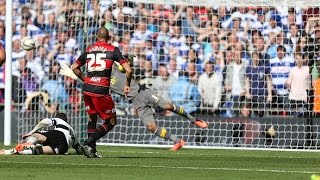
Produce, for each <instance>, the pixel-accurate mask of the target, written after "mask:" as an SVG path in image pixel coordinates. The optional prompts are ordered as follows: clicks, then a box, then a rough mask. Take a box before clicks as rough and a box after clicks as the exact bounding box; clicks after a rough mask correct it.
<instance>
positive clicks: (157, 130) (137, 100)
mask: <svg viewBox="0 0 320 180" xmlns="http://www.w3.org/2000/svg"><path fill="white" fill-rule="evenodd" d="M133 57H134V55H129V58H128V60H129V63H130V64H132V60H133ZM117 66H118V67H117ZM119 66H121V65H120V64H117V63H115V64H113V67H112V73H111V81H110V82H111V86H110V89H111V90H112V91H113V92H115V93H117V94H119V95H121V96H125V97H126V99H127V100H129V101H130V102H132V103H133V106H134V108H135V109H136V110H137V113H138V116H139V118H140V119H141V120H142V122H143V124H144V125H145V126H146V127H147V129H148V130H149V131H150V132H152V133H154V134H155V135H157V136H159V137H161V138H164V139H169V140H170V141H173V142H174V146H173V147H172V148H171V149H170V150H173V151H176V150H179V149H180V148H181V147H183V146H184V144H185V142H184V141H183V139H180V138H178V137H176V136H174V135H172V134H170V132H168V131H167V130H166V129H165V128H163V127H158V126H157V125H156V123H155V117H154V115H155V113H154V111H153V110H152V107H157V106H158V107H160V108H162V109H165V110H169V111H172V112H175V113H177V114H178V115H180V116H182V117H185V118H187V119H188V120H189V121H191V122H192V123H193V124H194V125H196V126H198V127H200V128H207V127H208V123H207V122H206V121H203V120H201V119H196V118H195V117H193V116H192V115H190V114H189V113H187V112H185V111H184V109H183V107H180V106H177V105H175V104H173V103H171V102H169V101H166V100H165V99H164V98H162V97H161V96H158V95H156V94H155V93H154V92H153V91H152V90H150V89H147V88H143V87H142V86H140V85H139V84H138V83H136V82H134V81H131V84H130V87H131V92H130V93H128V94H127V95H125V94H124V91H123V88H124V86H125V83H126V76H125V74H124V73H122V72H120V71H119V68H121V67H119ZM60 74H61V75H65V76H68V77H71V78H73V79H75V80H77V81H78V82H82V79H79V78H81V77H77V76H76V75H75V74H74V73H73V71H72V70H71V69H70V68H69V67H68V66H66V65H63V66H62V67H61V70H60Z"/></svg>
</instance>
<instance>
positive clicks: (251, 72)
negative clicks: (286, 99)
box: [246, 51, 272, 117]
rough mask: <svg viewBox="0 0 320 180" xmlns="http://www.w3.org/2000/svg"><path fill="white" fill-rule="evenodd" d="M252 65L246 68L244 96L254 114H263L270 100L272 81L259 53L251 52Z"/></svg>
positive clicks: (268, 69) (267, 67) (268, 68)
mask: <svg viewBox="0 0 320 180" xmlns="http://www.w3.org/2000/svg"><path fill="white" fill-rule="evenodd" d="M251 57H252V66H249V67H247V68H246V98H247V99H248V100H249V101H250V102H251V105H252V108H254V109H258V110H254V112H255V114H256V115H258V116H259V117H262V116H263V115H264V111H265V110H266V108H267V103H271V102H272V82H271V77H270V67H269V66H264V65H263V62H262V60H261V59H260V58H259V53H258V52H257V51H254V52H253V53H252V54H251Z"/></svg>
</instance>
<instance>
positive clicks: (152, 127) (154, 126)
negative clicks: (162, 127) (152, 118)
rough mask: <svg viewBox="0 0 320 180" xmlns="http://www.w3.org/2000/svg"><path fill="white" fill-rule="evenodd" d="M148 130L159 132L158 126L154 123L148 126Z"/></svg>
mask: <svg viewBox="0 0 320 180" xmlns="http://www.w3.org/2000/svg"><path fill="white" fill-rule="evenodd" d="M147 129H148V130H149V131H151V132H155V131H156V130H157V125H156V123H154V122H151V123H148V124H147Z"/></svg>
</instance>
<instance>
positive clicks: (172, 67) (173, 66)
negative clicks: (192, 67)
mask: <svg viewBox="0 0 320 180" xmlns="http://www.w3.org/2000/svg"><path fill="white" fill-rule="evenodd" d="M167 69H168V73H169V74H170V75H172V76H173V77H175V78H176V79H178V77H179V69H178V67H177V62H176V60H175V59H172V58H171V59H170V61H169V64H168V65H167Z"/></svg>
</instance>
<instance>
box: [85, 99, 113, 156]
mask: <svg viewBox="0 0 320 180" xmlns="http://www.w3.org/2000/svg"><path fill="white" fill-rule="evenodd" d="M91 100H92V102H93V104H94V107H95V109H96V110H97V112H98V114H99V116H100V118H101V119H102V120H104V123H103V124H102V125H101V126H99V127H98V128H97V129H96V130H95V132H94V133H92V134H91V136H90V137H88V139H86V140H85V141H84V144H83V145H84V146H83V151H84V153H85V155H86V156H87V157H90V158H91V157H95V152H93V151H92V149H91V148H90V149H88V147H87V146H90V144H92V143H95V142H96V141H97V140H99V139H100V138H102V137H103V136H105V135H106V134H107V133H108V132H109V131H111V130H112V129H113V127H114V126H115V125H116V124H117V119H116V111H115V104H114V102H113V100H112V97H111V96H104V97H92V98H91Z"/></svg>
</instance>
